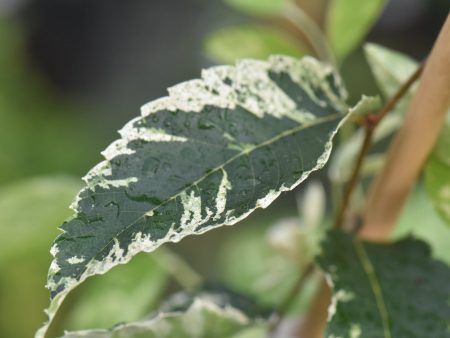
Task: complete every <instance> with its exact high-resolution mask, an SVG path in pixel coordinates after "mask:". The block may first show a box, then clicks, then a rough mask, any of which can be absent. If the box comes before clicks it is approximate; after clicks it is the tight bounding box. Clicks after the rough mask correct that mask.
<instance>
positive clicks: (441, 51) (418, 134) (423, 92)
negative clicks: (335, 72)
mask: <svg viewBox="0 0 450 338" xmlns="http://www.w3.org/2000/svg"><path fill="white" fill-rule="evenodd" d="M449 88H450V15H449V16H448V17H447V20H446V22H445V23H444V26H443V28H442V30H441V32H440V34H439V37H438V39H437V40H436V43H435V45H434V47H433V50H432V52H431V54H430V57H429V59H428V61H427V64H426V65H425V68H424V70H423V76H422V80H421V81H420V84H419V87H418V89H417V91H416V93H415V94H414V96H413V98H412V100H411V103H410V105H409V107H408V110H407V112H406V115H405V121H404V123H403V126H402V128H401V129H400V131H399V132H398V134H397V136H396V138H395V140H394V141H393V143H392V144H391V147H390V149H389V152H388V159H387V161H386V164H385V166H384V168H383V170H382V172H381V174H380V175H379V176H378V177H377V179H376V180H375V182H374V183H373V185H372V187H371V189H370V193H369V197H368V200H367V203H366V210H365V213H364V216H363V226H362V229H361V231H360V233H359V235H360V237H362V238H365V239H369V240H374V241H386V240H388V239H389V237H390V235H391V232H392V230H393V228H394V225H395V222H396V220H397V217H398V215H399V213H400V211H401V209H402V206H403V204H404V202H405V200H406V198H407V197H408V194H409V192H410V190H411V187H412V186H413V185H414V183H415V182H416V180H417V177H418V176H419V173H420V170H421V168H422V166H423V164H424V162H425V160H426V158H427V156H428V155H429V153H430V151H431V150H432V148H433V145H434V143H435V141H436V139H437V137H438V135H439V132H440V129H441V127H442V125H443V123H444V119H445V117H446V114H447V111H448V109H449V107H450V90H449Z"/></svg>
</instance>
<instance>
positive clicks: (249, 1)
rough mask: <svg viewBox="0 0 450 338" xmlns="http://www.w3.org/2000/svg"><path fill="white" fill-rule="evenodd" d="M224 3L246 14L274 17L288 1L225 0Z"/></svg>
mask: <svg viewBox="0 0 450 338" xmlns="http://www.w3.org/2000/svg"><path fill="white" fill-rule="evenodd" d="M225 2H226V3H227V4H228V5H229V6H230V7H233V8H235V9H237V10H238V11H241V12H244V13H246V14H250V15H258V16H276V15H280V14H281V13H282V12H283V10H284V9H285V8H286V5H287V3H288V2H289V0H225Z"/></svg>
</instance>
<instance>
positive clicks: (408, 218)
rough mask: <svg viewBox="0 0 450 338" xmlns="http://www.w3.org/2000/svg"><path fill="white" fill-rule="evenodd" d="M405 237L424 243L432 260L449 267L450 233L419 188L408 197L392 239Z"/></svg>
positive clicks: (423, 190) (424, 193) (422, 189)
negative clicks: (429, 249)
mask: <svg viewBox="0 0 450 338" xmlns="http://www.w3.org/2000/svg"><path fill="white" fill-rule="evenodd" d="M423 224H426V226H423ZM405 236H414V237H415V238H417V239H420V240H423V241H425V242H426V243H427V244H428V245H430V247H431V250H432V256H433V257H434V258H436V259H439V260H442V261H443V262H445V263H447V264H448V265H450V245H449V243H450V231H448V227H447V224H446V223H445V222H444V220H443V219H442V218H441V217H439V215H438V214H437V212H436V210H435V209H434V208H433V205H432V203H431V201H430V199H429V198H428V196H427V194H426V192H425V189H424V188H423V187H421V186H419V187H418V188H417V189H416V190H415V191H414V192H413V193H412V194H411V195H410V196H409V198H408V200H407V202H406V205H405V207H404V208H403V210H402V213H401V215H400V217H399V220H398V222H397V224H396V225H395V232H394V236H393V237H394V238H395V239H400V238H402V237H405Z"/></svg>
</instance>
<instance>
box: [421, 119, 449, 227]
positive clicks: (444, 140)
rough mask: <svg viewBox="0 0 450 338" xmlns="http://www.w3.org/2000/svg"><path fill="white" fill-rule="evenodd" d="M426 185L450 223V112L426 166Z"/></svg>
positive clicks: (442, 214)
mask: <svg viewBox="0 0 450 338" xmlns="http://www.w3.org/2000/svg"><path fill="white" fill-rule="evenodd" d="M425 186H426V190H427V192H428V195H429V196H430V198H431V201H432V202H433V205H434V207H435V208H436V210H437V211H438V212H439V215H440V216H441V217H442V219H443V220H444V221H445V222H446V223H447V225H450V112H449V113H448V115H447V119H446V121H445V124H444V126H443V127H442V130H441V134H440V136H439V139H438V140H437V143H436V145H435V147H434V150H433V153H432V154H431V156H430V157H429V159H428V161H427V164H426V166H425Z"/></svg>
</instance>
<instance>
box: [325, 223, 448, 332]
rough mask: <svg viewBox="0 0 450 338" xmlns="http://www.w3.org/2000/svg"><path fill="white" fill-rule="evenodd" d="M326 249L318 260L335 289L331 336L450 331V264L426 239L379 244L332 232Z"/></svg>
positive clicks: (329, 326)
mask: <svg viewBox="0 0 450 338" xmlns="http://www.w3.org/2000/svg"><path fill="white" fill-rule="evenodd" d="M323 248H324V253H323V254H322V256H321V257H320V258H319V260H318V263H319V265H320V267H321V268H322V269H323V270H324V272H325V273H326V275H327V276H328V278H329V280H330V281H331V282H332V285H333V289H334V290H333V301H332V306H331V307H330V310H329V311H331V312H330V313H331V314H332V317H331V318H330V321H329V323H328V327H327V337H331V336H333V335H334V336H340V337H353V336H358V335H357V333H358V334H359V336H361V337H366V336H367V337H372V336H373V337H386V338H390V337H410V336H423V335H430V336H436V337H448V336H450V332H449V331H448V323H449V320H450V305H449V304H448V299H449V297H450V287H449V286H448V283H447V280H448V278H450V269H449V267H448V266H446V265H445V264H444V263H442V262H439V261H433V260H432V259H431V258H430V250H429V248H428V246H427V245H426V244H425V243H423V242H421V241H419V240H415V239H411V238H408V239H404V240H401V241H398V242H396V243H393V244H374V243H368V242H361V241H359V240H357V239H353V238H352V237H351V236H350V235H348V234H344V233H341V232H338V231H333V232H331V233H330V234H329V237H328V239H327V241H326V242H325V243H324V246H323ZM411 295H414V297H413V298H412V297H411ZM348 318H351V319H352V324H351V325H349V321H348Z"/></svg>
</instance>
